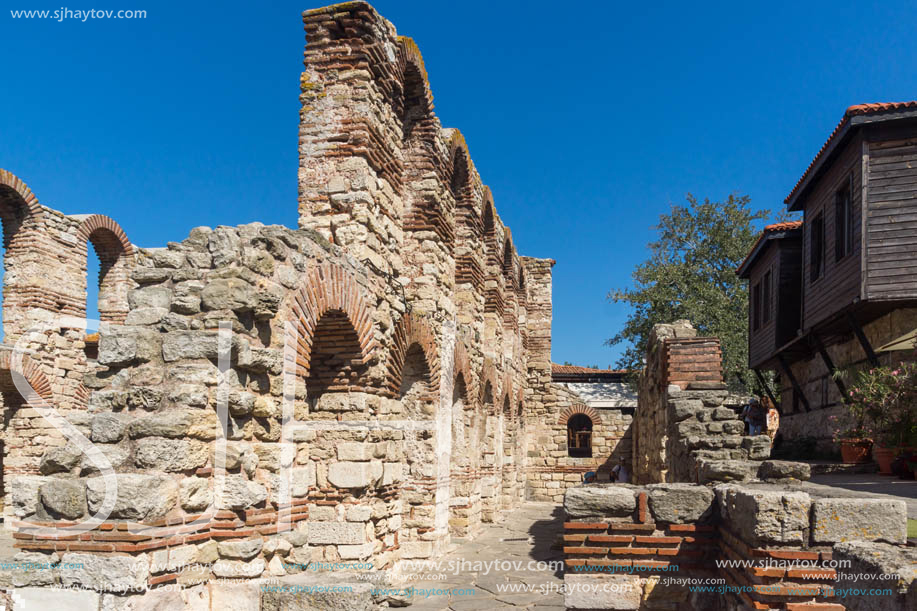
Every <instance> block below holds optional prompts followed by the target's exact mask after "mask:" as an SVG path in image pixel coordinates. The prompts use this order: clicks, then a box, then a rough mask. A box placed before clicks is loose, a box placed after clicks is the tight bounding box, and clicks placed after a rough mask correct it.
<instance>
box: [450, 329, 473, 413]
mask: <svg viewBox="0 0 917 611" xmlns="http://www.w3.org/2000/svg"><path fill="white" fill-rule="evenodd" d="M452 371H453V373H452V382H453V384H454V383H455V381H456V380H458V377H459V376H462V379H463V380H464V381H465V395H464V397H463V399H464V400H465V403H466V404H467V405H466V407H472V404H473V402H474V399H475V397H477V393H476V392H474V390H473V389H474V386H473V385H474V380H473V379H472V377H471V359H469V358H468V349H467V348H465V342H463V341H462V340H461V338H456V340H455V347H454V348H453V349H452Z"/></svg>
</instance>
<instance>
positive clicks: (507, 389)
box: [500, 371, 515, 419]
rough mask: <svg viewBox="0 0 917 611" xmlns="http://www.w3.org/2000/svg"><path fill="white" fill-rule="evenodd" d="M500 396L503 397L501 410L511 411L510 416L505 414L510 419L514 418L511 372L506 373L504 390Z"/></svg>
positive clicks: (501, 390) (502, 389)
mask: <svg viewBox="0 0 917 611" xmlns="http://www.w3.org/2000/svg"><path fill="white" fill-rule="evenodd" d="M500 395H501V396H502V397H503V398H502V399H501V400H500V409H509V414H504V416H508V417H509V418H508V419H512V417H513V412H514V411H515V410H513V378H512V375H511V374H510V372H508V371H507V372H506V374H505V375H504V376H503V388H501V389H500Z"/></svg>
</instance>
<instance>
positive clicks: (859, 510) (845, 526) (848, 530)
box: [812, 499, 907, 545]
mask: <svg viewBox="0 0 917 611" xmlns="http://www.w3.org/2000/svg"><path fill="white" fill-rule="evenodd" d="M849 541H884V542H885V543H906V542H907V503H905V502H904V501H898V500H892V499H816V500H815V501H814V502H813V503H812V543H813V544H814V545H822V544H831V543H839V542H849Z"/></svg>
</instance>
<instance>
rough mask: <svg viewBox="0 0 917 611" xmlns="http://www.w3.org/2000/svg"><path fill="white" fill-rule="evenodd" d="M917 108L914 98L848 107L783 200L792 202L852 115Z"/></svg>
mask: <svg viewBox="0 0 917 611" xmlns="http://www.w3.org/2000/svg"><path fill="white" fill-rule="evenodd" d="M911 108H917V100H912V101H910V102H880V103H876V104H855V105H854V106H850V107H849V108H847V110H846V112H844V116H843V117H841V120H840V122H839V123H838V124H837V127H835V128H834V131H833V132H831V135H830V136H828V139H827V140H826V141H825V143H824V144H823V145H822V147H821V148H820V149H818V154H816V155H815V158H814V159H813V160H812V163H810V164H809V167H808V168H806V171H805V172H804V173H803V174H802V177H801V178H800V179H799V180H798V181H796V185H795V186H794V187H793V190H792V191H790V194H789V195H787V196H786V199H785V200H783V202H784V203H785V204H788V203H789V202H790V199H791V198H792V197H793V196H794V195H796V192H797V191H798V190H799V188H800V187H801V186H802V183H803V182H805V180H806V179H807V178H808V177H809V175H810V174H811V173H812V170H813V169H814V168H815V164H816V163H818V160H819V159H820V158H821V156H822V154H823V153H824V152H825V151H826V150H827V149H828V147H829V145H830V144H831V142H832V141H833V140H834V138H835V137H836V136H837V135H838V133H840V131H841V129H842V128H843V127H844V125H845V124H846V123H847V122H848V121H849V120H850V117H855V116H857V115H868V114H871V113H874V112H884V111H887V110H904V109H911Z"/></svg>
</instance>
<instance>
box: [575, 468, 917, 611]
mask: <svg viewBox="0 0 917 611" xmlns="http://www.w3.org/2000/svg"><path fill="white" fill-rule="evenodd" d="M765 464H766V463H765ZM822 494H824V493H823V492H822V491H821V489H817V490H816V489H812V488H809V487H807V485H806V484H805V483H802V482H798V481H792V480H791V481H785V482H780V483H775V482H755V483H743V484H718V485H715V486H712V487H710V486H704V485H699V484H689V483H678V484H650V485H648V486H644V487H639V486H624V485H614V484H604V485H603V484H596V485H587V486H583V487H579V488H571V489H570V490H568V491H567V494H566V498H565V500H564V511H565V513H566V522H565V523H564V557H565V560H566V571H565V574H564V583H565V584H566V585H567V588H568V591H567V594H566V606H567V609H571V610H574V609H575V610H590V611H594V610H597V609H632V610H637V609H646V610H656V609H659V610H663V609H666V610H670V609H678V610H685V611H686V610H694V609H696V610H698V611H700V610H707V609H711V610H716V609H721V610H732V609H762V610H764V609H786V610H788V611H842V610H843V609H851V610H864V611H865V610H866V609H875V610H879V609H883V610H885V611H906V610H909V611H912V610H913V609H915V608H917V548H914V547H905V545H904V543H905V542H906V536H907V514H906V507H905V502H904V501H895V500H875V499H850V498H843V499H837V498H827V497H823V496H821V495H822ZM692 586H693V588H694V589H695V591H692ZM603 588H604V589H603ZM705 590H706V591H705ZM879 590H881V591H882V592H881V593H877V592H878V591H879ZM870 591H871V592H870Z"/></svg>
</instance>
